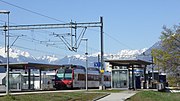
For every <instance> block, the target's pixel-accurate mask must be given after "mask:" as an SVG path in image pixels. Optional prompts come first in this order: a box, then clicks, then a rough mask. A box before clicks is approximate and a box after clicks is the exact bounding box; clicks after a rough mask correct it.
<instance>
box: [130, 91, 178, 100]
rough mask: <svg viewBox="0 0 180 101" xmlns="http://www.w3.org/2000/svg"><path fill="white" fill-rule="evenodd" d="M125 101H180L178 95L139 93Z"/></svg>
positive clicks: (152, 92)
mask: <svg viewBox="0 0 180 101" xmlns="http://www.w3.org/2000/svg"><path fill="white" fill-rule="evenodd" d="M127 101H180V93H168V92H156V91H141V92H139V93H137V94H135V95H134V96H132V97H131V98H130V99H128V100H127Z"/></svg>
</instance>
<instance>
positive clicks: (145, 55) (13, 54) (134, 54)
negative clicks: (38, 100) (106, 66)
mask: <svg viewBox="0 0 180 101" xmlns="http://www.w3.org/2000/svg"><path fill="white" fill-rule="evenodd" d="M159 46H160V42H157V43H155V44H154V45H153V46H152V47H150V48H144V49H140V50H129V49H127V50H120V51H119V52H117V53H115V54H111V53H109V54H104V59H106V60H107V59H114V60H118V59H126V60H127V59H142V60H146V61H150V59H151V55H150V54H151V50H152V49H153V48H159ZM4 50H5V49H4V47H0V63H5V62H6V53H5V52H4ZM9 53H10V56H9V60H10V62H33V63H50V64H79V65H83V66H85V61H86V57H85V55H80V54H77V55H73V56H65V57H63V58H61V59H59V58H57V56H55V55H51V56H50V55H46V56H41V57H34V56H32V55H31V54H30V53H28V52H25V51H22V50H19V49H10V50H9ZM98 54H100V52H99V53H94V54H90V55H88V66H94V62H97V61H98Z"/></svg>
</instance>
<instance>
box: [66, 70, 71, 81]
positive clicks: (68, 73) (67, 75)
mask: <svg viewBox="0 0 180 101" xmlns="http://www.w3.org/2000/svg"><path fill="white" fill-rule="evenodd" d="M64 79H68V80H70V79H72V70H71V69H66V70H65V75H64Z"/></svg>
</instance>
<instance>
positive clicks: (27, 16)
mask: <svg viewBox="0 0 180 101" xmlns="http://www.w3.org/2000/svg"><path fill="white" fill-rule="evenodd" d="M5 1H6V2H8V3H11V4H13V5H16V6H19V7H22V8H25V9H29V10H31V11H34V12H38V13H40V14H43V15H46V16H49V17H52V18H56V19H58V20H60V21H55V20H52V19H48V18H46V17H42V16H39V15H36V14H33V13H31V12H28V11H25V10H23V9H19V8H17V7H14V6H12V5H9V4H7V3H4V2H2V1H1V0H0V9H5V10H9V11H11V14H10V22H11V25H20V24H43V23H68V22H70V21H71V20H72V21H76V22H98V21H99V18H100V16H103V19H104V20H103V21H104V32H105V35H104V48H105V49H104V51H105V53H117V52H118V51H119V50H122V49H142V48H149V47H151V46H152V45H153V44H154V43H155V42H157V41H159V37H160V35H161V31H162V26H163V25H167V26H168V27H171V26H173V25H175V24H178V23H179V20H180V17H179V14H180V10H179V9H180V6H179V4H180V1H179V0H5ZM3 21H6V16H5V15H0V25H3V23H4V22H3ZM48 31H49V32H54V31H55V32H56V33H64V32H67V31H69V30H46V31H43V30H37V31H34V30H29V31H11V33H12V34H14V35H21V34H23V35H25V34H26V35H27V36H25V37H23V38H26V37H28V38H31V39H38V40H41V41H45V40H49V37H52V36H49V33H48ZM79 32H80V31H79ZM1 33H2V31H1ZM85 37H86V38H88V46H89V49H88V50H89V53H95V52H98V51H100V40H99V38H100V33H99V29H98V28H94V29H92V28H91V29H87V31H86V34H85ZM0 38H1V39H2V40H0V45H1V46H3V44H4V41H3V35H0ZM23 38H20V39H18V40H17V42H16V43H15V45H16V46H21V50H25V51H28V52H30V53H32V54H33V55H34V56H40V55H45V54H46V55H49V54H56V55H57V56H58V57H63V56H65V55H70V54H83V52H84V50H85V49H84V48H85V47H84V44H85V43H84V42H83V43H82V44H81V46H80V48H79V50H78V52H77V53H74V52H70V51H68V50H67V49H66V47H65V46H64V45H62V44H61V45H60V47H62V48H61V49H57V48H53V47H50V46H47V45H41V44H38V43H35V42H34V41H33V40H31V39H29V41H27V40H23ZM14 39H15V38H11V43H12V42H13V40H14ZM56 40H58V39H56ZM16 46H13V47H12V48H20V47H16ZM22 47H23V48H22ZM28 48H29V49H28ZM35 50H36V51H35ZM37 50H43V52H38V51H37Z"/></svg>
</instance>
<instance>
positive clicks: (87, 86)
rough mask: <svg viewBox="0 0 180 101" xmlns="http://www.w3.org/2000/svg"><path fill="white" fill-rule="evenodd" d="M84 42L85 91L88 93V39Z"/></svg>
mask: <svg viewBox="0 0 180 101" xmlns="http://www.w3.org/2000/svg"><path fill="white" fill-rule="evenodd" d="M85 41H86V53H85V55H86V90H87V91H88V50H87V49H88V39H86V40H85Z"/></svg>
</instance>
